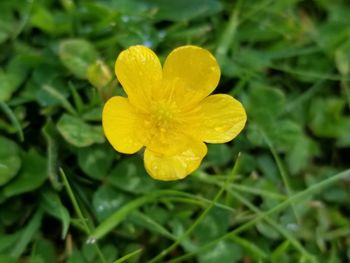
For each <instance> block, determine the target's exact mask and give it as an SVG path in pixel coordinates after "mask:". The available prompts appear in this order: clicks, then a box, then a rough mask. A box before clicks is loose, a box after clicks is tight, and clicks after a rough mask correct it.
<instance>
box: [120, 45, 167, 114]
mask: <svg viewBox="0 0 350 263" xmlns="http://www.w3.org/2000/svg"><path fill="white" fill-rule="evenodd" d="M115 73H116V75H117V78H118V80H119V82H120V83H121V84H122V86H123V88H124V90H125V92H126V93H127V94H128V98H129V100H130V103H131V104H133V105H134V106H135V107H138V108H140V109H143V110H145V111H147V109H148V108H149V103H150V100H151V98H152V96H153V93H154V92H156V91H157V90H159V89H160V87H161V79H162V66H161V64H160V62H159V59H158V57H157V55H156V54H155V53H154V52H153V51H152V50H151V49H149V48H147V47H144V46H131V47H129V48H128V49H126V50H124V51H123V52H121V53H120V54H119V56H118V58H117V61H116V63H115Z"/></svg>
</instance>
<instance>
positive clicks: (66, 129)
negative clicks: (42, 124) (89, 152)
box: [57, 113, 105, 147]
mask: <svg viewBox="0 0 350 263" xmlns="http://www.w3.org/2000/svg"><path fill="white" fill-rule="evenodd" d="M57 129H58V131H59V132H60V134H61V135H62V136H63V138H64V139H65V140H66V141H67V142H69V143H70V144H72V145H74V146H76V147H86V146H90V145H92V144H94V143H103V142H104V141H105V138H104V136H103V132H102V128H101V126H92V125H89V124H87V123H86V122H84V121H83V120H82V119H80V118H78V117H74V116H71V115H68V114H66V113H65V114H63V115H62V117H61V118H60V119H59V121H58V123H57Z"/></svg>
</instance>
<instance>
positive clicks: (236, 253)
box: [198, 240, 243, 263]
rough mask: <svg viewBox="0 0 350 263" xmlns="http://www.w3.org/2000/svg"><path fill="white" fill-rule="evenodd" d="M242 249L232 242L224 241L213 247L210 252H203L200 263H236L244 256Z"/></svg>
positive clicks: (199, 257) (199, 259)
mask: <svg viewBox="0 0 350 263" xmlns="http://www.w3.org/2000/svg"><path fill="white" fill-rule="evenodd" d="M242 252H243V251H242V248H241V247H240V246H238V245H236V244H235V243H233V242H231V241H226V240H222V241H219V242H218V243H216V244H215V246H213V247H211V249H210V250H206V251H203V252H202V253H201V254H200V255H198V261H199V262H200V263H212V262H213V261H215V262H220V263H235V262H238V261H239V260H240V259H241V258H242V256H243V253H242Z"/></svg>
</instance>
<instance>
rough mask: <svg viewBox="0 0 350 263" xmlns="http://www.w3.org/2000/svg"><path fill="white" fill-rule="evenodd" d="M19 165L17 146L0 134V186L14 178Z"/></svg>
mask: <svg viewBox="0 0 350 263" xmlns="http://www.w3.org/2000/svg"><path fill="white" fill-rule="evenodd" d="M20 167H21V158H20V157H19V147H18V146H17V144H15V143H14V142H12V141H10V140H9V139H7V138H5V137H2V136H0V186H1V185H4V184H6V183H7V182H9V181H10V180H11V179H12V178H14V177H15V176H16V174H17V173H18V171H19V168H20Z"/></svg>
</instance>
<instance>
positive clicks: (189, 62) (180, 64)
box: [163, 46, 220, 109]
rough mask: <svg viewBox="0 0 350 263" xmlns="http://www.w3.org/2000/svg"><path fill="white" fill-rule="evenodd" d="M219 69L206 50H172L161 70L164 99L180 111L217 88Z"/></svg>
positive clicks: (187, 47)
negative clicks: (177, 106) (172, 103)
mask: <svg viewBox="0 0 350 263" xmlns="http://www.w3.org/2000/svg"><path fill="white" fill-rule="evenodd" d="M219 79H220V67H219V65H218V63H217V62H216V59H215V57H214V56H213V55H212V54H211V53H210V52H209V51H208V50H206V49H203V48H200V47H196V46H183V47H179V48H176V49H174V50H173V51H172V52H171V53H170V54H169V56H168V57H167V59H166V61H165V63H164V67H163V88H164V92H166V93H165V94H164V95H163V97H165V98H170V99H171V100H172V101H174V102H175V103H176V104H177V105H179V106H181V107H182V108H183V109H186V108H190V107H192V106H193V105H195V104H196V103H198V102H199V101H201V100H202V99H203V98H205V97H206V96H208V95H209V94H210V93H211V92H212V91H213V90H214V89H215V88H216V86H217V85H218V83H219Z"/></svg>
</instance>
